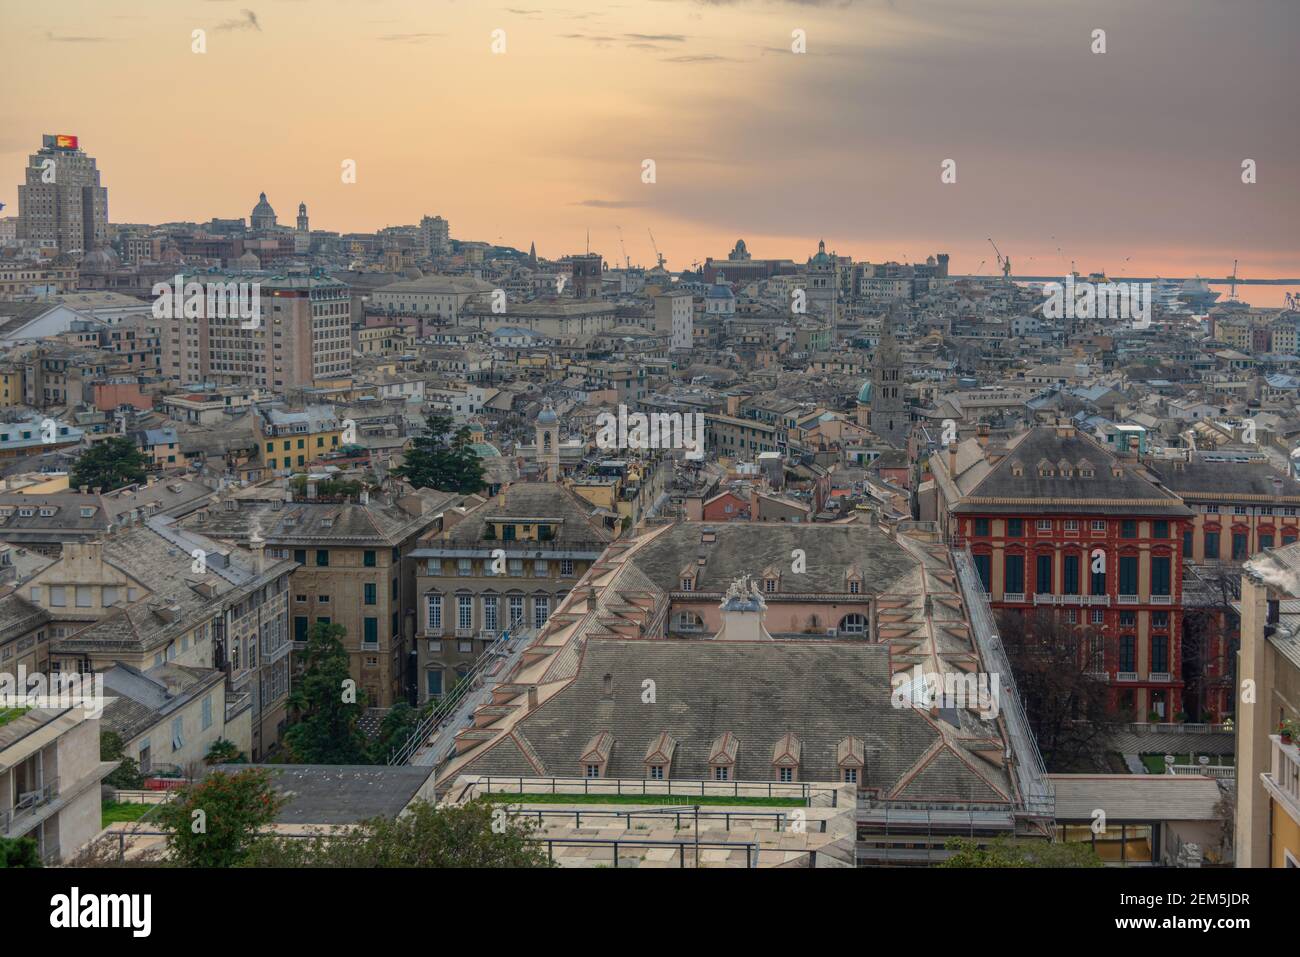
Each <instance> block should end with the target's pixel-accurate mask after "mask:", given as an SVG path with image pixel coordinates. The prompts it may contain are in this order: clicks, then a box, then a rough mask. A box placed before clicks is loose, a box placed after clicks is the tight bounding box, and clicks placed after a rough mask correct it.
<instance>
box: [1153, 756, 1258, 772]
mask: <svg viewBox="0 0 1300 957" xmlns="http://www.w3.org/2000/svg"><path fill="white" fill-rule="evenodd" d="M1140 757H1141V759H1142V763H1143V764H1144V765H1145V766H1146V769H1147V773H1148V774H1164V773H1165V756H1164V755H1163V754H1143V755H1141V756H1140ZM1197 757H1198V758H1199V757H1200V755H1197ZM1209 758H1210V767H1216V766H1217V767H1228V768H1230V767H1232V766H1233V765H1235V764H1236V763H1237V762H1236V759H1235V758H1234V756H1233V755H1231V754H1211V755H1209ZM1199 763H1200V762H1199V761H1193V760H1192V756H1191V755H1190V754H1175V755H1174V764H1199Z"/></svg>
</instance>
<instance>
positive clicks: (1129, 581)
mask: <svg viewBox="0 0 1300 957" xmlns="http://www.w3.org/2000/svg"><path fill="white" fill-rule="evenodd" d="M1137 592H1138V560H1137V556H1136V555H1121V556H1120V557H1119V593H1120V594H1121V595H1136V594H1137Z"/></svg>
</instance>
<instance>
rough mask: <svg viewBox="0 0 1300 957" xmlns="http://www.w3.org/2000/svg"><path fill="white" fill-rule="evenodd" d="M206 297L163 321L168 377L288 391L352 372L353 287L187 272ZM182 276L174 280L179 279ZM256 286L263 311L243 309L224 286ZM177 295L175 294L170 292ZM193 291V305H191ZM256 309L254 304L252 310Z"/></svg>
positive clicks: (307, 279)
mask: <svg viewBox="0 0 1300 957" xmlns="http://www.w3.org/2000/svg"><path fill="white" fill-rule="evenodd" d="M180 281H181V283H182V284H183V285H184V286H187V287H188V286H189V285H190V284H195V289H196V290H198V289H201V290H202V296H201V297H200V296H197V295H196V296H195V307H194V308H186V309H184V310H183V311H182V312H181V313H179V314H175V311H174V310H173V313H174V314H173V315H171V316H170V318H167V319H164V320H162V321H161V334H162V354H161V360H160V370H161V372H162V374H163V375H165V376H168V377H170V378H172V379H175V380H176V381H178V382H179V383H181V384H182V385H190V384H197V383H211V384H214V385H217V386H244V387H258V388H265V389H270V390H271V391H273V392H277V393H284V392H286V391H290V390H294V389H309V388H313V387H316V386H323V385H328V384H331V383H335V382H339V381H346V380H347V379H349V377H350V376H351V375H352V326H351V318H350V301H351V300H350V298H349V294H348V287H347V286H346V285H345V284H344V283H342V282H338V281H337V280H333V279H330V278H328V277H325V276H318V275H312V276H265V275H262V274H252V273H250V274H238V275H224V276H211V275H208V274H204V275H202V276H188V277H187V276H184V275H182V276H181V277H180ZM175 282H176V280H173V283H175ZM227 288H235V289H244V290H245V291H246V292H245V294H244V295H243V299H242V300H241V303H244V302H247V303H251V302H252V290H253V289H256V290H257V293H258V301H259V302H260V315H259V316H256V317H252V316H246V315H242V314H240V312H241V310H239V309H236V308H232V307H230V305H229V303H230V299H229V297H228V296H227V297H226V299H225V300H224V302H222V301H221V297H222V295H223V293H222V290H225V289H227ZM163 295H164V296H165V297H172V296H173V295H174V291H170V290H169V291H168V292H165V293H164V294H163ZM188 301H189V300H188V294H187V297H186V299H185V302H186V303H187V304H188ZM249 311H250V312H251V309H250V310H249Z"/></svg>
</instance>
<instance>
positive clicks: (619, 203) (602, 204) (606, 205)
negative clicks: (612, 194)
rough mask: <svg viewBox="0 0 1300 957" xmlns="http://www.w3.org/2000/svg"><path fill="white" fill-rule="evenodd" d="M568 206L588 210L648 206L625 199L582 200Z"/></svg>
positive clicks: (647, 204)
mask: <svg viewBox="0 0 1300 957" xmlns="http://www.w3.org/2000/svg"><path fill="white" fill-rule="evenodd" d="M569 205H570V206H586V207H587V208H589V209H635V208H636V207H638V206H649V205H650V204H649V203H638V202H635V201H633V200H627V199H582V200H579V201H578V202H576V203H570V204H569Z"/></svg>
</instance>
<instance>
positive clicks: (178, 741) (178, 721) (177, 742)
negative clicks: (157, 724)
mask: <svg viewBox="0 0 1300 957" xmlns="http://www.w3.org/2000/svg"><path fill="white" fill-rule="evenodd" d="M184 721H185V717H184V716H183V715H179V714H178V715H177V716H176V717H174V718H172V750H173V751H179V750H180V749H181V748H183V747H185V724H184Z"/></svg>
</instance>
